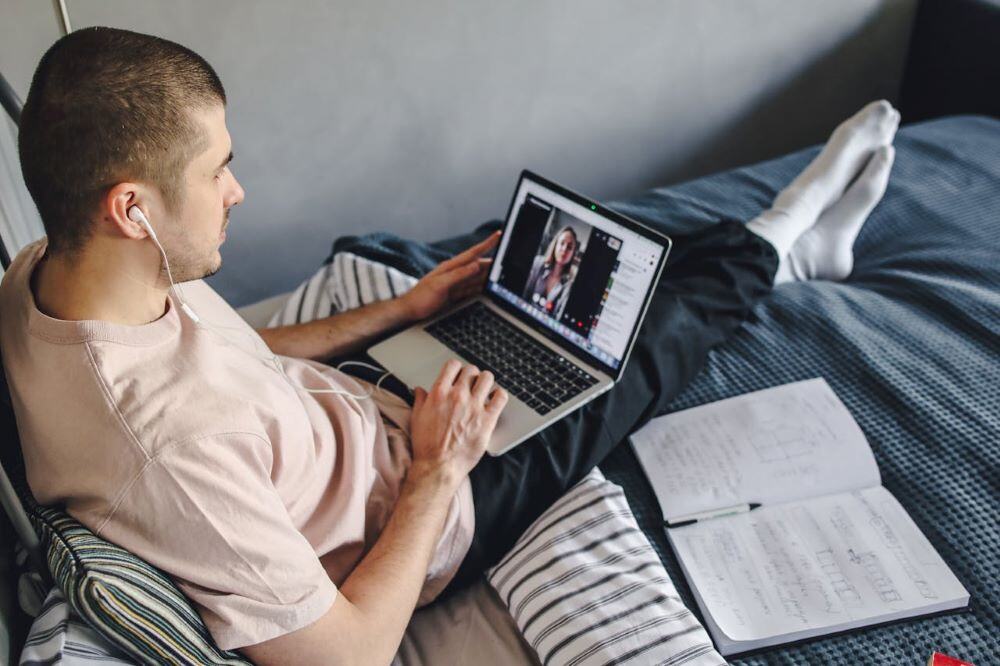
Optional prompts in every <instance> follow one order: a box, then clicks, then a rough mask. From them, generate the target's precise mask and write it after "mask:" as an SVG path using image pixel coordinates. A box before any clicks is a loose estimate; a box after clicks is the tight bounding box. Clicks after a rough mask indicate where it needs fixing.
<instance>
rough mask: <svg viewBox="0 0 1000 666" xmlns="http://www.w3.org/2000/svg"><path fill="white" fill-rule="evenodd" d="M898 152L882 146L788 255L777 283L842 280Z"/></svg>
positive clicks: (852, 260) (849, 271)
mask: <svg viewBox="0 0 1000 666" xmlns="http://www.w3.org/2000/svg"><path fill="white" fill-rule="evenodd" d="M895 156H896V151H895V150H894V149H893V147H892V146H882V147H881V148H879V149H878V150H876V151H875V154H874V155H872V156H871V159H869V160H868V164H867V165H866V166H865V169H864V171H862V172H861V175H859V176H858V178H857V180H855V181H854V182H853V183H851V185H850V186H849V187H848V188H847V191H846V192H844V196H842V197H840V199H839V200H837V201H836V202H835V203H834V204H833V205H832V206H830V208H828V209H827V210H826V211H825V212H824V213H823V214H822V215H820V218H819V220H817V221H816V224H815V225H813V227H812V228H811V229H810V230H809V231H807V232H805V233H804V234H802V236H801V237H800V238H799V239H798V240H797V241H795V245H793V246H792V251H791V252H789V253H788V260H787V261H785V262H784V268H787V273H785V272H783V274H782V275H780V276H775V279H774V281H775V283H776V284H778V283H780V282H783V281H788V280H843V279H844V278H846V277H847V276H848V275H850V274H851V270H852V269H853V268H854V249H853V248H854V240H855V239H856V238H857V237H858V232H860V231H861V227H862V226H863V225H864V223H865V220H867V219H868V215H869V214H870V213H871V212H872V209H873V208H875V206H876V205H877V204H878V202H879V201H881V199H882V195H883V194H885V188H886V186H887V185H888V184H889V172H890V171H891V170H892V162H893V160H894V159H895Z"/></svg>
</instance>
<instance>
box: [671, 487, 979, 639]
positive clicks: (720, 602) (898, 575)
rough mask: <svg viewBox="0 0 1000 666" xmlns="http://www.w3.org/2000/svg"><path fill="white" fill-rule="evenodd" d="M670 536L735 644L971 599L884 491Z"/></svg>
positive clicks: (786, 507)
mask: <svg viewBox="0 0 1000 666" xmlns="http://www.w3.org/2000/svg"><path fill="white" fill-rule="evenodd" d="M668 535H669V537H670V540H671V542H672V544H673V547H674V549H675V550H676V552H677V555H678V558H679V559H680V561H681V563H682V565H683V567H684V569H685V574H686V575H687V577H688V579H689V580H690V582H691V584H692V589H693V590H694V591H695V594H696V597H697V599H698V603H699V604H700V605H701V607H702V611H703V612H704V613H705V614H706V616H710V618H711V624H712V625H714V626H715V627H716V628H718V629H720V630H721V632H722V633H723V634H724V635H725V637H726V638H728V639H729V640H730V641H742V642H746V641H760V640H761V639H768V640H769V641H770V642H771V643H772V644H773V643H776V642H785V641H787V640H794V637H808V636H810V635H816V634H818V633H825V632H826V631H837V630H842V629H848V628H853V627H858V626H864V625H866V624H871V623H872V622H875V621H888V620H891V619H899V618H902V617H909V616H912V615H916V614H923V613H928V612H933V611H934V610H942V609H945V608H954V607H956V606H958V605H962V604H964V603H967V601H968V593H967V592H966V591H965V589H964V588H963V587H962V585H961V583H959V581H958V580H957V579H956V578H955V576H954V574H952V572H951V570H950V569H949V568H948V567H947V565H946V564H945V563H944V561H943V560H942V559H941V557H940V556H939V555H938V554H937V552H935V550H934V549H933V547H931V545H930V543H929V542H928V541H927V539H926V537H924V535H923V534H922V533H921V532H920V530H919V529H918V528H917V527H916V525H914V523H913V521H912V520H911V519H910V517H909V516H908V515H907V514H906V512H905V511H904V510H903V509H902V507H900V506H899V504H898V502H897V501H896V500H895V498H894V497H893V496H892V495H891V494H890V493H889V492H888V491H886V490H885V489H884V488H882V487H881V486H879V487H875V488H867V489H864V490H859V491H853V492H849V493H840V494H835V495H827V496H823V497H817V498H814V499H811V500H806V501H798V502H793V503H789V504H782V505H777V506H769V507H762V508H760V509H757V510H755V511H753V512H751V513H745V514H742V515H737V516H730V517H726V518H717V519H713V520H710V521H706V522H702V523H698V524H695V525H690V526H687V527H681V528H676V529H671V530H668ZM956 600H957V602H956ZM715 633H716V632H714V631H713V636H714V635H715ZM790 635H791V636H792V637H791V638H790ZM779 639H780V640H779ZM757 647H759V645H758V646H757ZM720 649H722V648H721V646H720ZM723 653H724V654H725V653H726V651H723Z"/></svg>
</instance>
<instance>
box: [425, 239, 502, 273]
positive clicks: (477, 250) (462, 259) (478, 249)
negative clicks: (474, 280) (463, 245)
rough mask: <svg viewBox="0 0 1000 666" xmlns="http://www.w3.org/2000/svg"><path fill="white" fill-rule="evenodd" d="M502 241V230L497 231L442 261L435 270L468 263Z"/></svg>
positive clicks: (444, 269) (443, 269)
mask: <svg viewBox="0 0 1000 666" xmlns="http://www.w3.org/2000/svg"><path fill="white" fill-rule="evenodd" d="M499 242H500V232H499V231H496V232H494V233H492V234H490V235H489V236H487V237H486V238H484V239H483V240H481V241H479V242H478V243H476V244H475V245H473V246H472V247H470V248H469V249H467V250H465V251H463V252H460V253H459V254H456V255H455V256H454V257H452V258H451V259H448V260H446V261H442V262H441V263H440V264H438V265H437V268H435V269H434V270H442V271H447V270H451V269H452V268H455V267H456V266H461V265H462V264H465V263H468V262H470V261H472V260H473V259H476V258H477V257H479V256H480V255H482V254H484V253H486V252H488V251H490V250H491V249H492V248H494V247H496V244H497V243H499Z"/></svg>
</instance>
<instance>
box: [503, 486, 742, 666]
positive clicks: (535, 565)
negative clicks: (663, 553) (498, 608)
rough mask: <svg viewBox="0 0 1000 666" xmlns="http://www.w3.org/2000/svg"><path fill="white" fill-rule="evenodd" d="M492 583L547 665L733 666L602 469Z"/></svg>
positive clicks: (545, 517) (549, 516) (531, 533)
mask: <svg viewBox="0 0 1000 666" xmlns="http://www.w3.org/2000/svg"><path fill="white" fill-rule="evenodd" d="M487 579H488V580H489V582H490V584H491V585H492V586H493V587H494V589H496V591H497V593H498V594H499V595H500V599H501V600H502V601H503V602H504V604H506V606H507V609H508V610H509V611H510V614H511V615H512V616H513V618H514V621H515V622H516V623H517V626H518V628H519V629H520V630H521V633H522V634H523V635H524V638H525V640H527V641H528V643H529V644H530V645H531V646H532V647H533V648H534V649H535V651H536V652H537V653H538V657H539V659H540V660H541V662H542V663H543V664H563V665H566V666H584V665H591V664H593V665H597V664H607V663H612V662H613V663H615V664H671V665H679V664H691V665H698V666H701V665H706V666H707V665H709V664H711V665H712V666H717V665H718V664H725V663H726V661H725V659H723V658H722V656H721V655H719V653H718V652H716V651H715V649H714V648H713V647H712V642H711V640H710V639H709V637H708V634H707V633H706V632H705V630H704V628H703V627H702V626H701V624H700V623H699V622H698V619H697V618H696V617H695V616H694V615H693V614H692V613H691V611H689V610H688V609H687V608H686V607H685V606H684V604H683V603H682V602H681V600H680V598H679V597H678V595H677V590H676V589H675V588H674V585H673V582H672V581H671V580H670V577H669V576H668V575H667V572H666V570H665V569H664V568H663V564H662V563H661V562H660V559H659V557H658V556H657V554H656V551H654V550H653V547H652V546H651V545H650V543H649V541H648V540H647V539H646V537H645V535H643V533H642V531H641V530H640V529H639V526H638V524H637V523H636V521H635V517H634V516H633V515H632V511H631V510H630V509H629V506H628V502H627V501H626V500H625V493H624V492H623V491H622V489H621V487H619V486H617V485H615V484H614V483H611V482H610V481H608V480H606V479H605V478H604V476H603V475H602V474H601V473H600V471H599V470H596V469H595V470H593V471H592V472H591V473H590V474H588V475H587V476H586V477H585V478H584V479H583V480H582V481H580V482H579V483H578V484H577V485H576V486H574V487H573V488H572V489H570V491H569V492H568V493H566V495H564V496H563V497H562V498H561V499H560V500H559V501H557V502H556V503H555V504H554V505H553V506H552V507H550V508H549V509H548V510H547V511H546V512H545V513H543V514H542V515H541V516H540V517H539V518H538V520H536V521H535V522H534V523H533V524H532V525H531V527H529V528H528V529H527V531H525V533H524V534H523V535H522V536H521V538H520V539H518V540H517V543H516V544H515V545H514V548H513V549H512V550H511V552H510V553H509V554H508V555H507V556H506V557H504V559H503V560H501V561H500V563H499V564H497V566H496V567H494V568H493V569H491V570H490V571H489V572H488V575H487Z"/></svg>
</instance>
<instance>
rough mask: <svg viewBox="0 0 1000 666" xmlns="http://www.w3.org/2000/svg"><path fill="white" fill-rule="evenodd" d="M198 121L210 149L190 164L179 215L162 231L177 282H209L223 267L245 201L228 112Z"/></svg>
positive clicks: (217, 110)
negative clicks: (235, 212)
mask: <svg viewBox="0 0 1000 666" xmlns="http://www.w3.org/2000/svg"><path fill="white" fill-rule="evenodd" d="M192 115H193V116H194V117H195V119H196V122H200V123H201V124H202V126H203V127H204V130H205V132H206V135H207V137H208V148H206V149H205V150H204V151H203V152H202V153H201V154H200V155H198V156H197V157H195V158H194V159H193V160H192V161H191V163H190V164H188V167H187V170H186V171H185V174H184V183H183V188H184V197H183V199H184V202H183V205H182V206H181V210H180V211H179V214H178V215H177V216H176V218H175V219H173V220H171V221H170V223H169V224H167V225H163V231H159V230H158V233H159V235H160V238H161V242H162V243H163V249H164V251H165V252H166V254H167V258H168V259H169V261H170V270H171V272H172V273H173V277H174V281H176V282H185V281H187V280H197V279H199V278H203V277H208V276H209V275H214V274H215V273H216V272H217V271H218V270H219V269H220V268H221V267H222V256H221V255H220V254H219V247H220V246H221V245H222V243H223V241H224V240H225V238H226V233H225V228H226V226H227V225H228V224H229V209H230V208H231V207H233V206H235V205H236V204H238V203H240V202H241V201H243V195H244V193H243V188H242V187H240V184H239V183H238V182H237V181H236V177H235V176H234V175H233V174H232V172H231V171H230V170H229V166H228V165H229V160H230V159H232V140H231V139H230V137H229V131H228V130H227V129H226V109H225V107H224V106H222V105H221V104H219V105H217V106H214V107H212V108H210V109H204V110H198V111H194V112H192ZM153 225H154V228H156V223H155V222H154V223H153Z"/></svg>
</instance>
